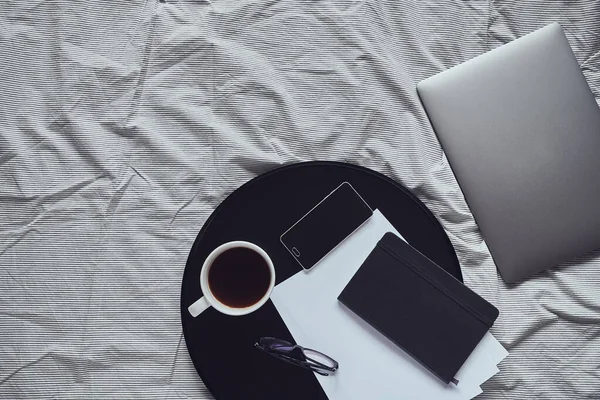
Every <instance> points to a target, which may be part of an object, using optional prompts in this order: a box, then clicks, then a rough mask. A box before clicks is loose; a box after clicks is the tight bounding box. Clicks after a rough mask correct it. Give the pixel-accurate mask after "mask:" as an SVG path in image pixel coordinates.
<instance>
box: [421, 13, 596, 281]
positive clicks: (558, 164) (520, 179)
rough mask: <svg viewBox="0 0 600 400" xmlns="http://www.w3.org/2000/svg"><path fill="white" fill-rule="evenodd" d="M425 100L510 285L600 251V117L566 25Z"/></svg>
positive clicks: (437, 86)
mask: <svg viewBox="0 0 600 400" xmlns="http://www.w3.org/2000/svg"><path fill="white" fill-rule="evenodd" d="M417 90H418V93H419V96H420V98H421V101H422V102H423V105H424V106H425V109H426V111H427V114H428V116H429V119H430V121H431V124H432V126H433V129H434V130H435V133H436V135H437V136H438V139H439V140H440V143H441V144H442V148H443V149H444V151H445V153H446V156H447V157H448V160H449V162H450V166H451V167H452V170H453V172H454V174H455V176H456V179H457V181H458V183H459V185H460V187H461V189H462V191H463V193H464V196H465V199H466V201H467V203H468V205H469V207H470V209H471V212H472V213H473V216H474V218H475V221H476V222H477V224H478V225H479V228H480V229H481V233H482V235H483V237H484V239H485V241H486V243H487V246H488V248H489V250H490V252H491V254H492V257H493V259H494V262H495V263H496V266H497V267H498V269H499V271H500V274H501V275H502V278H503V279H504V280H505V281H506V282H509V283H513V282H517V281H520V280H522V279H523V278H525V277H527V276H529V275H531V274H534V273H536V272H539V271H542V270H544V269H546V268H549V267H552V266H554V265H557V264H560V263H563V262H565V261H569V260H570V259H572V258H574V257H575V256H579V255H582V254H584V253H587V252H589V251H592V250H594V249H600V108H598V105H597V104H596V101H595V99H594V96H593V94H592V92H591V90H590V88H589V86H588V85H587V82H586V80H585V78H584V76H583V74H582V73H581V70H580V68H579V65H578V64H577V61H576V59H575V57H574V55H573V52H572V51H571V48H570V47H569V42H568V41H567V38H566V37H565V35H564V33H563V31H562V29H561V27H560V25H558V24H556V23H555V24H552V25H548V26H546V27H544V28H542V29H540V30H538V31H535V32H533V33H530V34H528V35H526V36H524V37H522V38H520V39H517V40H515V41H513V42H511V43H509V44H507V45H504V46H502V47H499V48H497V49H495V50H492V51H490V52H488V53H485V54H483V55H481V56H479V57H476V58H474V59H472V60H470V61H467V62H465V63H463V64H461V65H458V66H456V67H454V68H451V69H449V70H447V71H444V72H442V73H440V74H438V75H435V76H433V77H431V78H428V79H426V80H424V81H422V82H420V83H419V84H418V86H417Z"/></svg>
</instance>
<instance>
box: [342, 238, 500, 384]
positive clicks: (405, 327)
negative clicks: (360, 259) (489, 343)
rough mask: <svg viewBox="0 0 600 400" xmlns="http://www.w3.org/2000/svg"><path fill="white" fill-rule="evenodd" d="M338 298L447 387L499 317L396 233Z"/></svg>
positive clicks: (494, 309) (378, 245)
mask: <svg viewBox="0 0 600 400" xmlns="http://www.w3.org/2000/svg"><path fill="white" fill-rule="evenodd" d="M338 300H340V301H341V302H342V303H343V304H344V305H345V306H346V307H348V308H349V309H350V310H352V311H353V312H354V313H356V314H357V315H358V316H359V317H361V318H362V319H364V320H365V321H366V322H368V323H369V324H370V325H372V326H373V327H374V328H375V329H377V330H378V331H379V332H381V333H382V334H383V335H385V336H386V337H387V338H388V339H390V340H391V341H392V342H394V343H395V344H396V345H397V346H399V347H400V348H402V349H403V350H404V351H406V352H407V353H408V354H410V355H411V356H412V357H413V358H415V359H416V360H417V361H419V362H420V363H421V364H422V365H423V366H425V367H426V368H428V369H429V370H430V371H431V372H432V373H434V374H435V375H436V376H437V377H439V378H440V379H441V380H443V381H444V382H446V383H449V382H451V381H453V380H454V376H455V374H456V372H457V371H458V370H459V369H460V367H461V366H462V365H463V363H464V362H465V360H466V359H467V357H469V355H470V354H471V352H472V351H473V349H474V348H475V346H477V344H478V343H479V341H480V340H481V338H482V337H483V336H484V335H485V333H486V332H487V331H488V329H489V328H490V327H491V326H492V325H493V323H494V321H495V320H496V318H497V317H498V309H496V307H494V306H493V305H491V304H490V303H488V302H487V301H486V300H484V299H483V298H482V297H480V296H479V295H478V294H476V293H475V292H473V291H472V290H470V289H469V288H468V287H466V286H465V285H464V284H462V283H461V282H460V281H458V280H456V279H455V278H454V277H453V276H452V275H450V274H448V273H447V272H446V271H444V270H443V269H442V268H440V267H439V266H438V265H437V264H435V263H434V262H433V261H431V260H430V259H428V258H427V257H425V256H424V255H423V254H421V253H420V252H418V251H417V250H416V249H414V248H413V247H411V246H410V245H409V244H407V243H406V242H404V241H403V240H402V239H400V238H399V237H398V236H396V235H394V234H393V233H386V234H385V235H384V236H383V238H382V239H381V240H380V241H379V243H377V246H376V247H375V249H374V250H373V251H372V252H371V254H369V256H368V257H367V259H366V260H365V262H364V263H363V264H362V265H361V267H360V268H359V270H358V271H357V272H356V274H355V275H354V276H353V277H352V279H351V280H350V282H348V285H346V287H345V288H344V290H343V291H342V293H341V294H340V295H339V297H338Z"/></svg>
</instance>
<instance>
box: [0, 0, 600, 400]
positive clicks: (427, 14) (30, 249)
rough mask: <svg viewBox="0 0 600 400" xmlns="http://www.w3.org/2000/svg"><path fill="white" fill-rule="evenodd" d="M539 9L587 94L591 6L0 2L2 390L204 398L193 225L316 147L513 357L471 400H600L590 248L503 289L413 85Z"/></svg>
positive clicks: (8, 393)
mask: <svg viewBox="0 0 600 400" xmlns="http://www.w3.org/2000/svg"><path fill="white" fill-rule="evenodd" d="M552 21H558V22H560V23H561V24H562V25H563V27H564V29H565V31H566V34H567V37H568V38H569V41H570V43H571V45H572V47H573V49H574V51H575V54H576V57H577V59H578V61H579V63H580V65H581V67H582V69H583V71H584V74H585V76H586V78H587V80H588V82H589V84H590V86H591V88H592V90H593V92H594V94H595V95H596V98H597V99H600V1H591V0H588V1H571V2H517V1H509V0H498V1H475V0H471V1H443V0H442V1H397V0H378V1H376V0H364V1H352V0H336V1H328V0H323V1H310V2H309V1H289V0H283V1H263V0H256V1H254V0H241V1H237V0H210V1H208V0H204V1H202V0H198V1H195V0H194V1H192V0H189V1H184V0H178V1H176V0H164V1H160V2H159V1H157V0H149V1H141V0H140V1H130V2H122V1H121V2H117V1H111V2H108V1H107V2H94V1H83V2H76V3H75V2H67V1H51V2H46V1H30V2H4V3H3V5H2V6H1V9H0V57H1V60H2V62H0V76H1V77H2V79H0V126H1V128H0V360H1V362H0V398H7V399H17V398H23V399H25V398H27V399H33V398H69V399H75V398H97V399H101V398H136V399H149V398H157V399H169V398H190V399H192V398H193V399H210V398H211V397H210V394H209V393H208V391H207V390H206V389H205V388H204V386H203V384H202V382H201V379H200V378H199V377H198V376H197V375H196V373H195V370H194V368H193V366H192V364H191V361H190V359H189V356H188V354H187V350H186V347H185V342H184V340H183V338H182V332H181V326H180V319H179V290H180V280H181V276H182V272H183V268H184V264H185V261H186V257H187V255H188V252H189V249H190V247H191V245H192V243H193V240H194V238H195V235H196V234H197V232H198V230H199V229H200V227H201V225H202V223H203V222H204V221H205V220H206V218H207V217H208V216H209V215H210V213H211V212H212V210H213V209H214V208H215V207H216V205H217V204H219V202H220V201H222V200H223V199H224V198H225V196H227V194H229V193H230V192H231V191H233V190H234V189H235V188H236V187H237V186H239V185H241V184H242V183H244V182H245V181H247V180H248V179H250V178H252V177H254V176H256V175H257V174H259V173H261V172H264V171H267V170H269V169H271V168H274V167H276V166H279V165H282V164H286V163H291V162H297V161H304V160H314V159H329V160H339V161H348V162H352V163H356V164H360V165H363V166H366V167H370V168H373V169H375V170H377V171H379V172H382V173H384V174H386V175H388V176H390V177H392V178H393V179H395V180H397V181H399V182H401V183H402V184H404V185H406V186H407V187H409V188H411V189H412V190H413V191H414V193H415V194H416V195H417V196H419V198H420V199H422V200H423V201H424V202H425V203H426V204H427V205H428V206H429V207H430V208H431V210H432V211H433V212H434V214H435V215H436V216H437V217H438V219H439V220H440V221H441V222H442V224H443V226H444V228H445V229H446V231H447V232H448V235H449V236H450V239H451V240H452V242H453V244H454V246H455V248H456V251H457V254H458V257H459V259H460V262H461V265H462V268H463V274H464V276H465V281H466V283H467V284H468V285H469V286H470V287H471V288H473V289H474V290H475V291H477V292H478V293H480V294H481V295H482V296H484V297H485V298H486V299H487V300H489V301H490V302H492V303H493V304H494V305H496V306H497V307H498V308H499V309H500V312H501V314H500V318H499V319H498V320H497V322H496V324H495V326H494V328H493V330H492V332H493V334H494V335H495V336H496V337H497V338H498V339H499V340H500V341H501V342H502V344H503V345H504V346H505V347H506V348H507V349H509V351H510V356H509V357H508V358H507V359H506V360H505V361H504V362H503V363H502V364H501V365H500V373H499V374H498V375H497V376H496V377H494V378H493V379H492V380H491V381H489V382H488V383H486V384H485V385H484V386H483V389H484V393H483V394H482V395H481V396H480V397H479V398H481V399H524V398H543V399H584V398H589V399H597V398H600V372H599V371H600V312H599V310H600V296H598V287H599V284H600V251H599V252H596V253H594V254H590V255H587V256H584V257H581V258H579V259H577V260H574V261H573V262H571V263H570V264H571V265H572V266H571V267H569V268H564V267H563V268H555V269H552V270H550V271H547V272H544V273H542V274H539V275H537V276H535V277H534V278H532V279H529V280H527V281H526V282H524V283H522V284H519V285H511V286H508V285H506V284H504V283H503V282H502V280H501V279H500V278H499V276H498V274H497V272H496V269H495V266H494V264H493V262H492V259H491V257H490V255H489V252H488V250H487V248H486V246H485V243H484V242H483V240H482V237H481V235H480V233H479V231H478V229H477V226H476V225H475V223H474V221H473V218H472V216H471V213H470V212H469V209H468V208H467V206H466V204H465V202H464V199H463V197H462V194H461V192H460V190H459V187H458V185H457V183H456V181H455V179H454V177H453V175H452V172H451V170H450V168H449V166H448V163H447V161H446V158H445V157H444V155H443V153H442V151H441V149H440V146H439V143H438V141H437V140H436V138H435V135H434V133H433V131H432V129H431V127H430V125H429V122H428V120H427V117H426V115H425V113H424V111H423V109H422V107H421V105H420V103H419V100H418V97H417V94H416V92H415V85H416V83H417V82H418V81H419V80H421V79H423V78H425V77H428V76H431V75H433V74H435V73H437V72H439V71H441V70H443V69H445V68H448V67H451V66H453V65H456V64H458V63H460V62H462V61H465V60H467V59H469V58H472V57H474V56H476V55H478V54H481V53H482V52H484V51H486V50H489V49H491V48H494V47H497V46H499V45H501V44H503V43H506V42H508V41H510V40H513V39H515V38H517V37H519V36H522V35H524V34H526V33H528V32H531V31H533V30H535V29H537V28H539V27H541V26H543V25H546V24H548V23H550V22H552Z"/></svg>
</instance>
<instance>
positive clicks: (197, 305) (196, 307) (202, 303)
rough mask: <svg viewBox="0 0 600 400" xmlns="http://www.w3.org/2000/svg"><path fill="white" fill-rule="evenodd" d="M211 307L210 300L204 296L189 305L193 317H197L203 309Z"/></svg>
mask: <svg viewBox="0 0 600 400" xmlns="http://www.w3.org/2000/svg"><path fill="white" fill-rule="evenodd" d="M208 307H210V304H208V301H206V299H205V298H204V297H200V298H199V299H198V300H196V301H195V302H194V304H192V305H191V306H189V307H188V311H189V312H190V314H192V317H197V316H198V315H200V314H201V313H202V311H204V310H206V309H207V308H208Z"/></svg>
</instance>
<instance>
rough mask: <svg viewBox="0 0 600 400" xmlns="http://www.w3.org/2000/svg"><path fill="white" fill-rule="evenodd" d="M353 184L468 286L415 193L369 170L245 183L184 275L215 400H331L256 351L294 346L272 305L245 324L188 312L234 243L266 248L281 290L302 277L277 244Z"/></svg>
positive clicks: (278, 175)
mask: <svg viewBox="0 0 600 400" xmlns="http://www.w3.org/2000/svg"><path fill="white" fill-rule="evenodd" d="M342 182H349V183H350V184H352V186H353V187H354V188H355V189H356V190H357V191H358V192H359V193H360V195H361V196H362V197H363V198H364V199H365V201H366V202H367V203H368V204H369V205H370V206H371V208H373V209H376V208H377V209H379V210H380V211H381V212H382V213H383V215H385V217H386V218H387V219H388V220H389V221H390V222H391V223H392V225H394V227H395V228H396V229H397V230H398V232H399V233H400V234H401V235H402V236H403V237H404V238H405V239H406V240H407V241H408V242H409V243H410V244H411V245H412V246H414V247H415V248H416V249H418V250H419V251H420V252H422V253H423V254H425V255H426V256H427V257H429V258H430V259H431V260H433V261H434V262H436V263H437V264H438V265H439V266H441V267H442V268H444V269H445V270H446V271H448V272H449V273H450V274H452V275H453V276H455V277H456V278H458V279H459V280H461V281H462V274H461V271H460V266H459V264H458V259H457V257H456V254H455V252H454V248H453V247H452V244H451V243H450V240H449V239H448V236H446V233H445V232H444V230H443V228H442V226H441V225H440V223H439V222H438V221H437V220H436V219H435V217H434V216H433V214H432V213H431V212H430V211H429V210H428V209H427V207H425V205H424V204H423V203H422V202H421V201H420V200H419V199H417V198H416V197H415V196H414V195H413V194H412V193H411V192H410V191H409V190H407V189H406V188H404V187H403V186H401V185H400V184H398V183H397V182H395V181H393V180H391V179H390V178H388V177H386V176H384V175H382V174H380V173H377V172H375V171H372V170H370V169H367V168H363V167H359V166H355V165H351V164H345V163H338V162H325V161H323V162H321V161H315V162H306V163H300V164H292V165H287V166H284V167H281V168H277V169H275V170H272V171H270V172H267V173H265V174H263V175H260V176H258V177H256V178H254V179H252V180H251V181H249V182H247V183H245V184H244V185H242V186H241V187H240V188H238V189H237V190H235V191H234V192H233V193H232V194H231V195H229V197H227V198H226V199H225V200H224V201H223V202H222V203H221V204H220V205H219V206H218V207H217V209H216V210H215V211H214V212H213V213H212V215H211V216H210V217H209V218H208V220H207V221H206V223H205V224H204V226H203V227H202V229H201V230H200V233H198V237H197V238H196V241H195V242H194V245H193V247H192V250H191V251H190V255H189V257H188V260H187V264H186V267H185V271H184V273H183V283H182V287H181V322H182V325H183V334H184V336H185V341H186V344H187V348H188V351H189V353H190V357H191V358H192V362H193V363H194V366H195V368H196V370H197V371H198V374H200V377H201V378H202V380H203V382H204V384H205V385H206V387H207V388H208V389H209V390H210V392H211V393H212V394H213V395H214V396H215V398H217V399H222V400H234V399H235V400H237V399H244V400H246V399H261V400H271V399H273V400H281V399H302V400H305V399H311V400H318V399H327V397H326V395H325V393H324V392H323V390H322V389H321V386H320V384H319V383H318V381H317V379H316V378H315V377H314V374H313V373H312V372H310V371H305V370H302V369H300V368H297V367H294V366H291V365H288V364H286V363H282V362H281V361H279V360H277V359H275V358H274V357H271V356H269V355H267V354H265V353H263V352H261V351H259V350H257V349H255V348H254V346H253V345H254V343H255V342H256V340H257V339H258V338H259V337H261V336H273V337H278V338H281V339H289V340H290V341H293V337H292V336H291V334H290V332H289V331H288V329H287V327H286V326H285V324H284V323H283V321H282V319H281V318H280V316H279V314H278V312H277V310H276V308H275V306H274V305H273V303H272V302H271V301H268V302H267V303H266V304H265V305H264V306H263V307H261V308H260V309H259V310H258V311H256V312H254V313H252V314H249V315H245V316H242V317H231V316H227V315H223V314H220V313H219V312H217V311H215V310H214V309H212V308H209V309H208V310H206V311H205V312H203V313H202V314H201V315H200V316H198V317H196V318H193V317H192V316H191V315H190V314H189V313H188V311H187V308H188V306H189V305H190V304H192V303H193V302H194V301H195V300H197V299H198V298H200V296H202V291H201V290H200V282H199V279H200V269H201V267H202V263H203V262H204V259H205V258H206V256H208V254H209V253H210V252H211V251H212V250H213V249H215V248H216V247H217V246H219V245H220V244H222V243H224V242H228V241H232V240H246V241H249V242H253V243H256V244H257V245H259V246H260V247H262V248H263V249H264V250H265V251H267V253H268V254H269V256H270V257H271V259H272V260H273V263H274V264H275V270H276V275H277V283H279V282H282V281H284V280H285V279H287V278H289V277H290V276H292V275H293V274H295V273H296V272H298V271H299V270H300V266H299V265H298V263H297V262H296V261H295V260H294V259H293V257H292V256H291V255H290V254H289V253H288V251H287V250H286V249H285V248H284V247H283V245H282V244H281V243H280V241H279V237H280V236H281V234H282V233H283V232H285V231H286V230H287V229H288V228H289V227H290V226H292V225H293V224H294V223H295V222H296V221H298V219H300V218H301V217H302V216H303V215H304V214H305V213H306V212H307V211H308V210H310V209H311V208H312V207H313V206H314V205H316V204H317V203H318V202H319V201H320V200H322V199H323V198H324V197H325V196H326V195H327V194H329V193H330V192H331V191H332V190H333V189H335V188H336V187H337V186H338V185H339V184H340V183H342Z"/></svg>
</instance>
